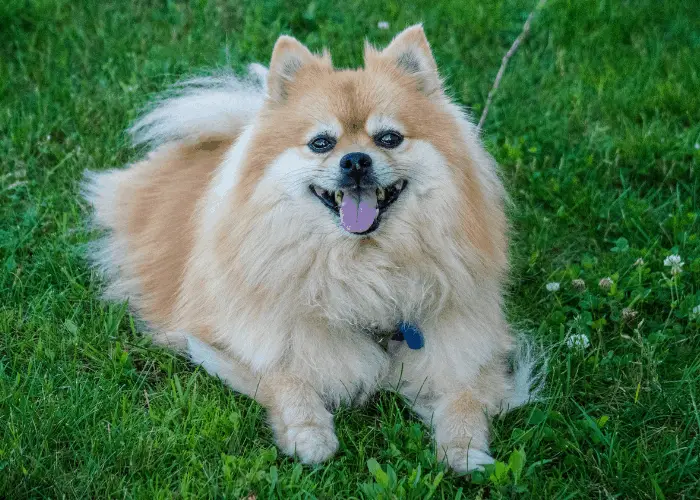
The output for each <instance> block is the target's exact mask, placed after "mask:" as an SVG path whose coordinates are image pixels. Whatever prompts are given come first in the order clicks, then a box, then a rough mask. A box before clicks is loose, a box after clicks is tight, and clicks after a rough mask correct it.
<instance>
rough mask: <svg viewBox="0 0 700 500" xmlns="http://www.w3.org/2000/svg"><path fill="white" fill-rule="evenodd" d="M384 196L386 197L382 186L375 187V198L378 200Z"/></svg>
mask: <svg viewBox="0 0 700 500" xmlns="http://www.w3.org/2000/svg"><path fill="white" fill-rule="evenodd" d="M385 197H386V191H384V188H383V187H378V188H377V199H378V200H379V201H383V200H384V198H385Z"/></svg>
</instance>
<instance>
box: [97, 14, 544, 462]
mask: <svg viewBox="0 0 700 500" xmlns="http://www.w3.org/2000/svg"><path fill="white" fill-rule="evenodd" d="M132 131H133V132H134V135H135V140H136V143H138V144H148V145H149V146H150V148H151V152H150V153H149V154H148V156H147V157H146V159H144V160H143V161H141V162H139V163H136V164H134V165H131V166H130V167H129V168H126V169H118V170H111V171H107V172H101V173H92V174H89V175H88V179H87V181H86V192H87V197H88V199H89V201H90V202H91V203H92V205H93V206H94V216H95V220H96V222H97V224H98V225H99V226H101V227H104V228H106V229H108V230H109V233H108V235H107V236H106V237H105V238H104V239H103V240H102V242H101V243H102V245H101V247H100V249H99V250H98V251H97V252H96V253H95V254H94V256H95V260H96V262H97V263H98V264H99V265H100V267H101V268H102V269H103V270H104V271H105V272H106V273H107V275H108V277H109V278H110V283H111V285H110V287H109V290H108V293H107V295H108V297H110V298H112V299H118V300H124V299H128V300H129V301H130V304H131V306H132V307H133V308H134V309H135V311H136V312H137V313H138V315H139V316H140V317H141V318H142V319H143V320H144V321H145V322H146V323H147V324H148V326H149V328H150V329H151V331H152V333H153V336H154V339H155V340H156V341H157V342H159V343H161V344H166V345H169V346H172V347H174V348H177V349H180V350H182V351H184V352H186V353H187V354H188V355H189V356H190V357H191V359H192V360H193V361H194V362H196V363H198V364H201V365H202V366H203V367H204V368H205V369H206V370H208V371H209V372H210V373H212V374H214V375H217V376H219V377H221V378H222V379H223V380H224V381H226V382H227V383H228V384H229V385H230V386H231V387H232V388H233V389H235V390H236V391H239V392H241V393H244V394H247V395H249V396H251V397H254V398H255V399H256V400H257V401H259V402H260V403H261V404H262V405H264V406H265V407H266V408H267V412H268V415H269V420H270V423H271V425H272V428H273V429H274V433H275V436H276V439H277V443H278V444H279V446H280V448H281V449H282V450H283V451H284V452H285V453H288V454H290V455H293V454H296V455H298V457H299V458H300V459H301V460H302V461H303V462H307V463H313V462H319V461H322V460H325V459H327V458H329V457H330V456H332V455H333V453H334V452H335V451H336V449H337V448H338V440H337V438H336V436H335V433H334V427H333V415H332V414H331V413H330V410H332V409H333V408H334V407H336V406H337V405H338V404H339V403H341V402H349V403H358V402H362V401H364V400H366V398H367V397H368V396H369V395H371V394H372V393H373V392H375V391H377V390H378V389H382V388H383V389H389V390H396V391H398V392H400V393H401V394H403V395H404V396H405V397H406V398H407V399H408V400H409V401H410V402H411V403H412V404H413V407H414V409H415V411H416V412H417V413H418V415H420V416H421V417H422V418H423V419H424V421H425V422H426V423H428V424H429V425H431V426H432V427H433V428H434V432H435V439H436V442H437V449H438V453H439V455H440V458H442V459H446V460H448V462H449V464H450V465H451V466H452V467H453V468H455V469H456V470H458V471H467V470H472V469H474V468H478V467H481V466H483V465H484V464H486V463H490V462H492V458H491V457H490V455H489V454H488V419H487V414H489V413H490V414H495V413H498V412H499V411H501V410H502V409H503V408H508V407H513V406H516V405H518V404H522V403H523V402H525V401H526V400H527V399H528V386H529V368H530V366H529V364H528V363H525V365H526V366H522V365H521V367H520V370H519V371H518V370H516V371H515V372H511V371H509V363H508V357H509V355H510V354H511V353H512V350H513V348H514V346H513V339H512V337H511V334H510V333H509V328H508V325H507V324H506V321H505V319H504V315H503V310H502V308H503V298H502V284H503V281H504V278H505V275H506V271H507V241H506V230H507V225H506V220H505V217H504V213H503V188H502V186H501V183H500V181H499V178H498V176H497V173H496V165H495V163H494V161H493V159H492V158H491V157H490V156H489V155H488V154H487V153H486V151H485V150H484V148H483V147H482V145H481V144H480V142H479V138H478V134H477V131H476V129H475V127H474V125H473V124H472V123H471V122H470V121H469V120H468V119H467V117H466V116H465V114H464V113H463V111H462V110H461V109H460V108H459V107H458V106H457V105H455V104H454V103H453V102H451V100H450V99H449V98H448V96H447V95H446V93H445V92H444V90H443V86H442V82H441V79H440V77H439V75H438V71H437V67H436V64H435V60H434V59H433V56H432V53H431V50H430V46H429V44H428V41H427V40H426V37H425V34H424V33H423V29H422V27H420V26H414V27H411V28H409V29H407V30H405V31H404V32H402V33H401V34H399V35H398V36H397V37H396V38H395V39H394V40H393V41H392V42H391V44H390V45H389V46H388V47H387V48H386V49H384V50H382V51H378V50H376V49H374V48H373V47H371V46H369V45H367V46H366V47H365V66H364V68H362V69H358V70H336V69H334V68H333V66H332V63H331V58H330V55H329V54H328V53H324V54H323V55H322V56H318V55H314V54H312V53H311V52H309V50H308V49H307V48H306V47H304V46H303V45H302V44H301V43H299V42H298V41H297V40H295V39H294V38H291V37H288V36H282V37H280V38H279V40H278V41H277V43H276V44H275V48H274V50H273V53H272V60H271V62H270V69H269V71H267V70H265V69H264V68H263V67H261V66H258V65H254V66H253V67H252V71H251V76H250V77H249V78H247V79H246V80H237V79H234V78H223V79H201V80H194V81H191V82H188V84H187V85H186V86H184V87H181V92H180V93H179V95H175V96H171V97H170V98H169V99H165V100H163V101H161V102H160V103H159V104H158V105H157V106H156V107H155V108H154V110H153V111H151V112H150V113H149V114H147V115H146V116H145V117H144V118H142V119H141V121H139V122H138V123H137V124H136V125H135V127H134V128H133V130H132ZM400 324H410V325H413V326H415V327H417V328H419V329H420V332H422V338H421V339H419V340H420V341H419V344H423V345H422V347H421V346H420V345H418V346H416V345H415V340H416V339H415V338H414V339H413V340H414V345H413V346H409V342H405V341H401V340H400V339H399V340H397V339H396V338H394V339H393V340H387V339H388V338H389V337H391V336H392V334H393V333H394V332H396V330H397V325H400ZM414 331H415V330H414ZM418 335H419V336H420V334H418ZM411 347H419V348H411Z"/></svg>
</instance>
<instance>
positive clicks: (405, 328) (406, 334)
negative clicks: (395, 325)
mask: <svg viewBox="0 0 700 500" xmlns="http://www.w3.org/2000/svg"><path fill="white" fill-rule="evenodd" d="M399 335H400V336H401V337H403V339H402V340H405V341H406V345H407V346H408V347H409V348H410V349H420V348H422V347H423V345H424V342H423V333H422V332H421V331H420V330H419V329H418V327H416V326H415V325H412V324H410V323H401V324H400V325H399Z"/></svg>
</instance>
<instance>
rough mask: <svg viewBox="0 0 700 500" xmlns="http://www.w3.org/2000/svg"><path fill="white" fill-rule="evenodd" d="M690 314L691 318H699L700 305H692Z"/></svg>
mask: <svg viewBox="0 0 700 500" xmlns="http://www.w3.org/2000/svg"><path fill="white" fill-rule="evenodd" d="M690 316H691V317H692V318H700V305H698V306H695V307H693V311H692V313H691V315H690Z"/></svg>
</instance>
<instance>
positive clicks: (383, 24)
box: [377, 21, 389, 30]
mask: <svg viewBox="0 0 700 500" xmlns="http://www.w3.org/2000/svg"><path fill="white" fill-rule="evenodd" d="M377 28H379V29H380V30H388V29H389V22H388V21H379V22H378V23H377Z"/></svg>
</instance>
